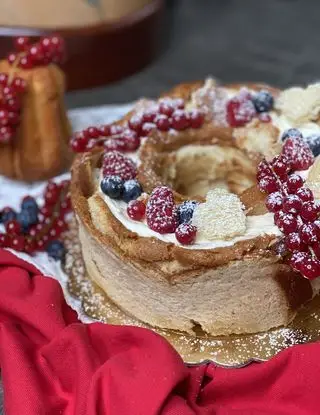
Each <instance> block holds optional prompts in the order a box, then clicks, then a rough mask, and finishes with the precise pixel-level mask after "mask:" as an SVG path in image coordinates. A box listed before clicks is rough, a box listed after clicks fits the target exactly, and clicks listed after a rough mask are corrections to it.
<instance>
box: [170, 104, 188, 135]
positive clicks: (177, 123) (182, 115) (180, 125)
mask: <svg viewBox="0 0 320 415" xmlns="http://www.w3.org/2000/svg"><path fill="white" fill-rule="evenodd" d="M171 122H172V128H174V129H175V130H178V131H182V130H185V129H186V128H189V127H190V119H189V117H188V114H187V113H186V112H185V111H184V110H179V109H177V110H175V111H174V113H173V114H172V121H171Z"/></svg>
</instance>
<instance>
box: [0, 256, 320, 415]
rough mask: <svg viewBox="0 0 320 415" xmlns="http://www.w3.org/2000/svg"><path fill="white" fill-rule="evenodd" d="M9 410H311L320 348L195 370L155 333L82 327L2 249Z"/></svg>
mask: <svg viewBox="0 0 320 415" xmlns="http://www.w3.org/2000/svg"><path fill="white" fill-rule="evenodd" d="M0 324H1V325H0V364H1V370H2V379H3V383H4V397H5V413H6V415H11V414H14V415H38V414H39V415H42V414H46V415H57V414H63V415H71V414H72V415H84V414H86V415H98V414H99V415H102V414H108V415H156V414H164V415H191V414H205V415H207V414H217V415H229V414H231V415H233V414H234V415H242V414H243V415H253V414H259V415H262V414H272V415H280V414H281V415H296V414H299V415H312V414H319V413H320V405H319V401H318V399H319V395H318V393H319V390H320V386H319V373H320V359H319V352H320V349H319V347H320V346H319V344H316V343H314V344H307V345H303V346H296V347H292V348H289V349H287V350H286V351H284V352H282V353H280V354H279V355H278V356H276V357H275V358H273V359H271V360H270V361H269V362H267V363H263V364H257V363H256V364H251V365H249V366H247V367H245V368H242V369H223V368H219V367H216V366H214V365H213V364H210V365H202V366H198V367H189V368H188V367H186V366H185V365H184V363H183V362H182V360H181V358H180V357H179V355H178V354H177V353H176V352H175V351H174V350H173V349H172V348H171V346H170V345H169V344H168V343H167V342H166V341H165V340H164V339H163V338H161V337H160V336H158V335H156V334H154V333H153V332H152V331H149V330H145V329H141V328H134V327H124V326H121V327H118V326H112V325H106V324H100V323H95V324H82V323H80V322H79V321H78V319H77V316H76V314H75V313H74V312H73V311H72V310H71V309H70V308H69V307H68V306H67V305H66V303H65V301H64V297H63V294H62V291H61V288H60V286H59V284H58V283H57V282H56V281H55V280H53V279H51V278H46V277H43V276H42V275H40V273H39V271H38V270H37V269H36V268H34V267H33V266H31V265H29V264H27V263H26V262H24V261H22V260H20V259H18V258H17V257H16V256H14V255H13V254H11V253H9V252H7V251H4V250H0Z"/></svg>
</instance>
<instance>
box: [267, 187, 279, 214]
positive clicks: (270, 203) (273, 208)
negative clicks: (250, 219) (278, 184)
mask: <svg viewBox="0 0 320 415" xmlns="http://www.w3.org/2000/svg"><path fill="white" fill-rule="evenodd" d="M282 202H283V195H282V193H281V192H274V193H271V194H270V195H269V196H268V197H267V200H266V207H267V209H268V210H269V212H277V211H278V210H281V209H282Z"/></svg>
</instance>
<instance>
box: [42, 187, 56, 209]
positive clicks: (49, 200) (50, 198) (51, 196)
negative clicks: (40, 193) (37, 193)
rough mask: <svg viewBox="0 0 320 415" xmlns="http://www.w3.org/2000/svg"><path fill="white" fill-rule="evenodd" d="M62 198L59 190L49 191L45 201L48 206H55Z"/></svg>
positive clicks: (46, 193)
mask: <svg viewBox="0 0 320 415" xmlns="http://www.w3.org/2000/svg"><path fill="white" fill-rule="evenodd" d="M59 196H60V192H59V189H52V190H47V191H46V192H45V194H44V200H45V203H46V204H47V205H54V204H55V203H57V201H58V199H59Z"/></svg>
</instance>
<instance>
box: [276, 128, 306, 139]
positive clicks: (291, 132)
mask: <svg viewBox="0 0 320 415" xmlns="http://www.w3.org/2000/svg"><path fill="white" fill-rule="evenodd" d="M287 138H293V139H297V138H299V139H302V138H303V135H302V133H301V131H299V130H298V129H297V128H289V129H288V130H285V131H284V132H283V134H282V136H281V141H285V140H286V139H287Z"/></svg>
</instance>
